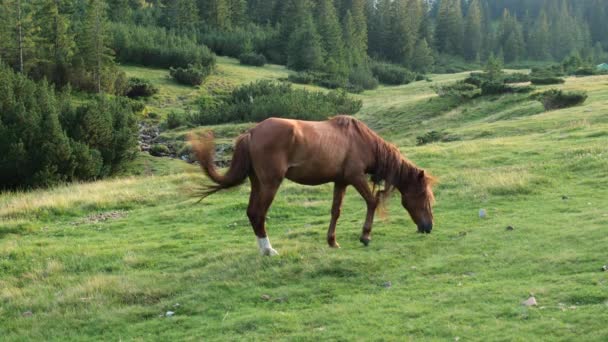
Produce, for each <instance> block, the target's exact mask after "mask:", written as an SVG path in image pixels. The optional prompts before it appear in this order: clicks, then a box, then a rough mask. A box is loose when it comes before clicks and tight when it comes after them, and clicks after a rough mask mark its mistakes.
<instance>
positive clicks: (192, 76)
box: [169, 64, 212, 86]
mask: <svg viewBox="0 0 608 342" xmlns="http://www.w3.org/2000/svg"><path fill="white" fill-rule="evenodd" d="M211 71H212V68H211V67H205V66H202V65H192V64H190V65H188V67H187V68H170V69H169V74H170V75H171V77H173V79H174V80H176V81H177V82H178V83H181V84H185V85H191V86H197V85H200V84H201V83H203V81H204V80H205V78H206V77H207V76H209V74H211Z"/></svg>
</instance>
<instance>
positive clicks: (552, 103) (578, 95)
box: [533, 89, 587, 110]
mask: <svg viewBox="0 0 608 342" xmlns="http://www.w3.org/2000/svg"><path fill="white" fill-rule="evenodd" d="M533 97H534V98H535V99H536V100H538V101H540V102H541V103H542V104H543V106H544V107H545V110H554V109H560V108H567V107H572V106H577V105H580V104H583V103H584V102H585V100H587V93H585V92H583V91H572V92H565V91H562V90H557V89H550V90H547V91H545V92H542V93H539V94H534V95H533Z"/></svg>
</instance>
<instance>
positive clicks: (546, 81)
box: [530, 76, 565, 85]
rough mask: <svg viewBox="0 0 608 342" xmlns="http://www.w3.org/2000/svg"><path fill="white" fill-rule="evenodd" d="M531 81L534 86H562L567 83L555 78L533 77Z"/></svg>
mask: <svg viewBox="0 0 608 342" xmlns="http://www.w3.org/2000/svg"><path fill="white" fill-rule="evenodd" d="M530 81H531V82H532V84H534V85H547V84H562V83H564V82H565V81H564V79H563V78H559V77H554V76H547V77H532V78H531V80H530Z"/></svg>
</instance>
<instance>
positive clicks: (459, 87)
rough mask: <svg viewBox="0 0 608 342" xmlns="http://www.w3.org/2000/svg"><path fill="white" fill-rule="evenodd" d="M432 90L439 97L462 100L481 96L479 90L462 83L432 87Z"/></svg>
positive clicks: (471, 85)
mask: <svg viewBox="0 0 608 342" xmlns="http://www.w3.org/2000/svg"><path fill="white" fill-rule="evenodd" d="M433 90H435V92H436V93H437V95H439V97H453V98H459V99H462V100H467V99H473V98H476V97H478V96H479V95H481V89H480V88H478V87H476V86H475V85H473V84H469V83H465V82H463V81H459V82H456V83H452V84H448V85H442V86H434V87H433Z"/></svg>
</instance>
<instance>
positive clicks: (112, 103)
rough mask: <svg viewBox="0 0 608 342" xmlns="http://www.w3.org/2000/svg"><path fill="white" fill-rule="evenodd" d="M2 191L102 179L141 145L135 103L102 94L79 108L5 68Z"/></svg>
mask: <svg viewBox="0 0 608 342" xmlns="http://www.w3.org/2000/svg"><path fill="white" fill-rule="evenodd" d="M0 87H2V89H3V91H2V94H1V95H0V189H16V188H29V187H40V186H49V185H53V184H56V183H59V182H64V181H72V180H89V179H95V178H98V177H103V176H106V175H108V174H110V173H111V172H113V171H115V170H117V169H118V168H119V167H120V166H121V165H122V163H123V162H124V161H126V160H127V159H130V158H131V157H132V156H133V155H134V152H135V147H136V146H137V125H136V120H135V115H134V114H133V111H132V108H131V103H130V102H131V100H129V99H128V98H125V97H111V96H105V95H100V96H97V97H95V98H93V99H92V100H90V101H88V102H86V103H84V104H82V105H80V106H78V107H75V106H74V105H73V104H72V99H71V98H70V95H69V93H64V94H61V96H58V95H57V94H56V93H55V91H54V90H53V89H52V88H51V87H50V86H49V85H48V84H47V83H46V82H41V83H36V82H34V81H32V80H29V79H28V78H26V77H25V76H23V75H21V74H17V73H15V72H13V71H12V70H11V69H10V68H9V67H6V66H4V65H3V64H1V63H0Z"/></svg>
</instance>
